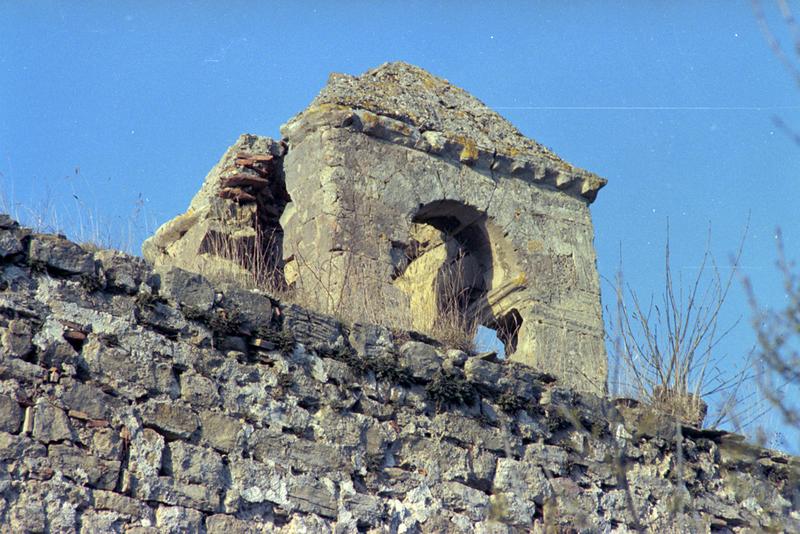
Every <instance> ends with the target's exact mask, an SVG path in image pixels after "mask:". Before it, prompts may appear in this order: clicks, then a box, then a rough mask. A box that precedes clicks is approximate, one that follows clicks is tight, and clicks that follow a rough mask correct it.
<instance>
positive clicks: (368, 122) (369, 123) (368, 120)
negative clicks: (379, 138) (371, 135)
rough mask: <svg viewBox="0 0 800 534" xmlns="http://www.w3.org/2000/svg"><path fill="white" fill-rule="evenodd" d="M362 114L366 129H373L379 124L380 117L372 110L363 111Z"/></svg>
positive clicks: (362, 121)
mask: <svg viewBox="0 0 800 534" xmlns="http://www.w3.org/2000/svg"><path fill="white" fill-rule="evenodd" d="M360 115H361V123H362V124H363V125H364V129H365V130H371V129H373V128H375V127H376V126H377V125H378V122H379V119H378V116H377V115H376V114H374V113H372V112H371V111H366V110H365V111H362V112H361V113H360Z"/></svg>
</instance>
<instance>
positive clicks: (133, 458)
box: [129, 428, 165, 477]
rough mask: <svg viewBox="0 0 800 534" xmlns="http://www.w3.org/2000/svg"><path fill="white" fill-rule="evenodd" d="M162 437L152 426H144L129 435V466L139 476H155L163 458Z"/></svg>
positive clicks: (159, 471) (158, 471)
mask: <svg viewBox="0 0 800 534" xmlns="http://www.w3.org/2000/svg"><path fill="white" fill-rule="evenodd" d="M164 448H165V443H164V437H163V436H162V435H161V434H159V433H158V432H156V431H155V430H153V429H152V428H144V429H141V431H139V432H135V433H134V434H133V436H132V437H131V443H130V461H129V467H130V470H131V471H134V472H135V473H136V474H137V475H139V476H140V477H156V476H158V475H159V474H160V473H161V467H162V465H163V460H164Z"/></svg>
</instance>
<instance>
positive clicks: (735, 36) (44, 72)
mask: <svg viewBox="0 0 800 534" xmlns="http://www.w3.org/2000/svg"><path fill="white" fill-rule="evenodd" d="M79 6H80V7H79ZM767 11H768V18H769V21H770V22H772V23H773V25H774V27H775V29H776V31H777V32H778V34H779V36H780V37H781V38H782V39H783V41H784V42H785V43H787V44H788V43H789V35H788V32H787V31H785V28H784V27H783V25H782V24H781V22H780V18H779V16H778V12H777V9H775V8H770V9H768V10H767ZM392 60H404V61H408V62H410V63H415V64H417V65H420V66H422V67H424V68H426V69H428V70H430V71H431V72H432V73H434V74H436V75H439V76H442V77H444V78H447V79H448V80H450V81H451V82H453V83H454V84H456V85H459V86H461V87H463V88H465V89H466V90H468V91H470V92H471V93H473V94H475V95H476V96H477V97H478V98H480V99H481V100H483V101H484V102H485V103H486V104H488V105H489V106H491V107H493V108H495V109H496V110H498V111H499V112H500V113H502V114H503V115H505V116H506V117H507V118H509V119H510V120H511V121H512V122H513V123H514V124H515V125H517V126H518V127H519V128H520V129H521V130H522V131H523V133H525V134H527V135H529V136H531V137H533V138H535V139H536V140H538V141H539V142H541V143H543V144H545V145H547V146H549V147H551V148H552V149H553V150H555V151H556V153H558V154H559V155H560V156H562V157H563V158H565V159H567V160H568V161H570V162H571V163H573V164H575V165H578V166H580V167H584V168H587V169H590V170H592V171H594V172H597V173H598V174H600V175H602V176H605V177H606V178H608V179H609V185H608V186H607V187H606V188H605V189H604V190H602V191H601V192H600V195H599V197H598V200H597V202H596V203H595V204H594V205H593V206H592V215H593V219H594V223H595V230H596V246H597V251H598V266H599V269H600V273H601V275H602V276H604V277H607V278H613V276H614V274H615V272H616V269H617V266H618V263H619V253H620V250H621V251H622V254H623V258H624V271H625V277H626V281H627V283H629V284H630V285H631V286H632V287H634V288H635V289H636V290H637V292H638V293H640V295H643V296H646V295H649V294H651V293H656V294H659V293H660V292H661V290H662V286H663V276H662V272H663V248H664V241H665V237H666V223H667V220H669V224H670V234H671V235H670V237H671V246H672V260H673V262H672V263H673V267H674V268H675V270H676V273H678V274H679V275H681V276H684V277H691V276H692V275H693V274H694V273H696V270H697V266H698V263H699V261H700V259H701V257H702V254H703V251H704V249H705V243H706V238H707V229H708V228H709V226H710V228H711V232H712V250H713V252H714V253H715V254H716V257H717V259H718V260H719V262H720V263H721V264H722V266H723V268H725V267H726V266H727V265H728V258H729V257H730V255H731V254H732V253H733V252H734V251H735V249H736V247H737V244H738V242H739V240H740V238H741V236H742V233H743V231H744V229H745V222H746V220H747V219H748V215H749V217H750V228H749V231H748V235H747V240H746V244H745V252H744V256H743V258H742V265H743V270H742V272H743V274H744V275H745V276H747V277H749V278H750V279H751V280H752V282H753V284H754V286H755V288H756V291H757V293H758V295H759V298H760V300H761V301H762V302H763V304H765V305H771V306H775V307H780V306H781V305H783V304H784V303H785V294H784V292H783V290H782V288H781V284H780V277H779V276H778V273H777V271H776V269H775V268H774V262H775V258H776V252H775V229H776V228H777V227H780V228H781V229H782V230H783V233H784V237H785V240H786V244H787V250H789V251H790V254H791V252H792V251H797V250H800V225H798V219H797V215H796V212H797V199H798V198H800V176H798V170H800V146H797V145H796V144H794V142H793V141H792V140H791V139H790V138H789V137H788V136H787V135H785V134H784V133H783V132H781V131H780V130H778V129H776V127H775V126H774V124H773V122H772V117H773V116H774V115H777V116H780V117H781V118H782V119H783V120H785V121H786V122H787V123H789V124H794V125H795V126H796V127H797V128H799V129H800V89H799V88H798V87H797V86H796V85H795V84H794V82H793V80H792V78H791V76H790V75H789V74H788V73H787V72H786V70H785V69H784V68H783V67H782V66H781V64H780V63H779V62H778V61H777V60H776V59H775V57H774V56H773V55H772V54H771V52H770V50H769V48H768V46H767V44H766V42H765V40H764V38H763V36H762V35H761V33H760V32H759V30H758V26H757V24H756V18H755V16H754V15H753V11H752V9H751V7H750V3H749V2H747V1H738V2H734V1H724V2H722V1H720V2H702V3H701V2H680V1H679V2H633V1H630V2H612V1H607V2H569V3H566V2H554V1H550V2H503V3H499V2H492V3H488V2H485V3H479V2H472V3H470V2H455V1H453V2H413V1H405V2H347V3H334V2H304V3H294V2H293V3H289V2H287V3H260V4H256V3H252V2H247V3H245V2H226V3H224V4H223V3H216V2H193V3H177V2H171V3H162V2H147V1H145V2H123V1H120V2H114V3H108V5H105V4H101V3H77V2H75V3H66V2H64V3H56V2H35V3H33V2H21V1H19V2H14V1H11V2H9V1H6V2H3V3H0V173H2V174H1V175H0V186H1V187H2V189H3V192H4V196H5V198H6V203H7V204H10V205H11V207H12V208H13V210H14V211H16V213H17V214H19V215H20V216H22V217H28V219H30V216H31V214H32V213H39V214H45V218H47V219H49V220H52V219H57V224H58V225H59V226H62V227H64V228H65V229H66V230H67V231H68V232H69V233H70V234H71V235H73V236H75V237H77V238H79V239H80V238H90V237H93V234H99V237H100V239H101V240H105V241H111V242H112V243H114V244H116V245H123V246H128V245H131V246H132V247H133V248H134V249H136V250H137V251H138V247H139V245H140V243H141V240H142V239H143V238H144V237H146V236H147V235H148V234H149V233H150V232H152V230H153V229H154V227H155V226H156V225H158V224H161V223H163V222H165V221H167V220H168V219H170V218H171V217H173V216H175V215H176V214H178V213H180V212H182V211H183V210H184V209H185V208H186V206H187V205H188V203H189V200H190V199H191V197H192V195H193V194H194V193H195V191H196V190H197V189H198V188H199V186H200V184H201V182H202V180H203V178H204V176H205V174H206V173H207V172H208V170H209V169H210V168H211V167H212V166H213V164H214V163H215V162H216V161H217V160H218V158H219V157H220V156H221V155H222V153H223V152H224V150H225V149H226V147H227V146H229V145H230V144H232V143H233V141H234V140H235V139H236V137H237V136H238V135H239V134H240V133H243V132H251V133H256V134H261V135H268V136H274V137H277V136H279V133H278V128H279V126H280V124H282V123H283V122H285V121H286V120H287V119H289V117H291V116H292V115H294V114H295V113H297V112H299V111H300V110H302V109H303V108H304V107H305V106H306V105H307V104H308V103H309V102H310V101H311V99H312V98H313V97H314V96H315V95H316V93H317V92H318V91H319V89H320V88H321V87H322V86H323V85H324V84H325V80H326V78H327V75H328V73H330V72H332V71H339V72H347V73H352V74H358V73H361V72H363V71H365V70H367V69H369V68H372V67H374V66H377V65H379V64H380V63H383V62H385V61H392ZM132 219H135V224H134V223H132V222H131V220H132ZM45 222H48V221H45ZM81 227H82V228H81ZM81 232H82V233H83V235H82V236H81V235H78V234H80V233H81ZM798 256H800V255H798V254H794V257H795V258H797V257H798ZM734 285H735V287H734V288H733V290H732V293H731V295H730V297H729V301H728V303H727V306H726V308H725V310H724V314H723V319H722V322H721V325H722V326H724V325H727V324H731V323H733V322H734V321H736V320H737V319H738V318H740V317H741V322H740V324H739V325H738V326H737V327H736V328H735V329H734V330H733V332H732V333H731V334H730V335H729V337H728V338H727V340H726V341H725V342H724V343H723V344H722V345H721V346H720V347H719V351H720V357H723V356H724V357H725V358H727V359H726V360H725V361H726V362H727V363H726V364H725V365H728V366H734V365H735V364H736V363H737V362H740V361H741V357H742V355H743V354H745V353H747V351H748V350H749V347H751V346H752V345H753V343H754V336H753V333H752V328H750V325H749V322H750V318H751V312H750V308H749V306H748V304H747V299H746V296H745V294H744V291H743V290H742V288H741V284H740V283H739V282H738V281H737V282H736V283H735V284H734ZM604 291H605V295H604V297H605V298H606V302H605V304H606V305H612V304H613V299H611V298H610V297H612V296H613V295H612V293H611V291H610V288H609V287H608V286H604ZM762 421H763V422H764V423H765V424H766V425H767V426H769V427H771V428H778V427H779V421H778V419H777V418H776V417H773V416H770V415H767V416H765V418H762ZM787 439H789V440H790V441H793V442H794V440H795V439H797V437H796V435H795V436H791V437H790V438H787ZM791 445H792V444H789V446H791Z"/></svg>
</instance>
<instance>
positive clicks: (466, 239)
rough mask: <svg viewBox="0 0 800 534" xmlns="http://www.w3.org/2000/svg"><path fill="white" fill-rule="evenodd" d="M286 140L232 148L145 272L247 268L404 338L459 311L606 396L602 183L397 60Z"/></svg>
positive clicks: (351, 82) (347, 87) (315, 107)
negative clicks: (598, 241) (596, 219)
mask: <svg viewBox="0 0 800 534" xmlns="http://www.w3.org/2000/svg"><path fill="white" fill-rule="evenodd" d="M281 133H282V135H283V137H284V139H283V140H282V141H280V142H276V141H273V140H271V139H267V138H261V137H256V136H251V135H244V136H242V137H240V139H239V140H238V141H237V142H236V144H235V145H234V146H233V147H231V148H230V149H229V150H228V151H227V153H226V154H225V155H224V156H223V158H222V160H221V161H220V163H219V164H218V165H217V166H216V167H214V169H212V171H211V172H210V173H209V175H208V176H207V178H206V181H205V183H204V184H203V187H202V188H201V190H200V192H199V193H198V194H197V195H196V196H195V198H194V200H193V201H192V204H191V206H190V208H189V211H187V213H186V214H184V215H181V216H179V217H177V218H176V219H174V220H172V221H170V222H168V223H167V224H165V225H164V226H163V227H162V228H160V229H159V231H158V232H157V233H156V235H155V236H154V237H153V238H151V239H149V240H148V241H146V242H145V245H144V246H143V252H144V256H145V258H147V259H148V260H149V261H151V262H153V263H154V264H155V265H173V266H178V267H181V268H184V269H188V270H191V271H194V272H200V273H203V274H205V275H206V276H208V277H209V278H211V279H214V280H217V281H222V280H225V279H231V278H233V279H239V280H241V279H245V278H247V277H248V276H249V277H251V278H252V276H253V274H252V273H253V272H254V271H255V276H256V277H257V278H258V277H260V278H261V281H262V282H266V283H267V285H270V284H271V285H272V286H273V287H274V288H275V289H276V290H277V291H282V290H290V291H291V292H292V294H293V295H294V297H295V298H296V299H297V300H299V301H300V302H303V303H305V304H307V305H308V306H310V307H312V308H315V309H318V310H322V311H326V312H331V313H339V312H340V310H342V309H343V308H347V309H356V310H358V311H359V313H357V314H354V315H356V317H357V319H358V320H367V319H369V320H372V321H373V322H380V323H382V324H386V325H388V326H392V327H395V328H401V329H412V328H413V329H415V330H419V331H421V332H429V333H430V332H435V331H437V326H438V325H439V324H440V323H441V322H442V321H443V320H444V319H443V317H444V316H446V315H447V313H448V311H447V310H449V309H450V308H455V309H457V310H458V313H459V314H462V315H464V316H466V318H467V319H468V320H469V322H476V323H479V324H482V325H485V326H488V327H490V328H494V329H496V330H497V332H498V335H499V337H500V338H501V340H502V341H503V343H504V344H505V346H506V352H507V354H508V356H509V357H510V358H511V359H512V360H514V361H519V362H522V363H525V364H528V365H531V366H533V367H536V368H538V369H540V370H542V371H546V372H548V373H551V374H553V375H555V376H557V377H558V378H559V379H560V380H561V381H562V382H563V383H564V384H565V385H570V386H571V387H574V388H577V389H579V390H582V391H592V392H597V393H602V392H603V391H605V384H606V373H607V362H606V354H605V348H604V342H603V323H602V313H601V307H600V289H599V279H598V274H597V270H596V259H595V252H594V248H593V244H592V242H593V229H592V223H591V218H590V214H589V204H590V203H591V202H592V201H593V200H594V199H595V197H596V195H597V191H598V190H599V189H600V188H601V187H602V186H603V185H604V184H605V180H603V179H602V178H600V177H598V176H596V175H595V174H593V173H590V172H588V171H584V170H581V169H577V168H575V167H573V166H572V165H570V164H569V163H567V162H565V161H563V160H561V159H560V158H558V157H557V156H556V155H555V154H553V153H552V152H550V151H549V150H548V149H546V148H544V147H543V146H541V145H539V144H538V143H536V142H535V141H533V140H531V139H528V138H526V137H524V136H523V135H522V134H521V133H520V132H519V131H518V130H517V129H516V128H514V127H513V126H512V125H511V124H510V123H509V122H508V121H506V120H505V119H503V118H502V117H500V116H499V115H498V114H496V113H495V112H493V111H492V110H490V109H489V108H487V107H486V106H485V105H484V104H482V103H481V102H480V101H478V100H477V99H476V98H474V97H473V96H471V95H469V94H467V93H466V92H464V91H463V90H461V89H458V88H456V87H454V86H453V85H451V84H449V83H448V82H446V81H445V80H442V79H440V78H437V77H435V76H432V75H431V74H429V73H427V72H425V71H424V70H422V69H420V68H418V67H414V66H411V65H408V64H405V63H388V64H385V65H382V66H381V67H378V68H377V69H374V70H372V71H369V72H367V73H365V74H363V75H361V76H358V77H351V76H346V75H339V74H335V75H332V76H331V78H330V80H329V82H328V85H327V86H326V87H325V88H324V89H323V91H322V92H321V93H320V95H319V96H318V97H317V98H316V99H315V100H314V101H313V102H312V104H311V105H310V106H309V108H308V109H306V110H305V111H303V112H302V113H300V114H299V115H297V116H296V117H294V118H293V119H291V120H290V121H289V122H288V123H287V124H286V125H284V126H283V128H282V129H281ZM267 193H268V194H267ZM254 258H255V259H254Z"/></svg>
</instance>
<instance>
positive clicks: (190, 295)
mask: <svg viewBox="0 0 800 534" xmlns="http://www.w3.org/2000/svg"><path fill="white" fill-rule="evenodd" d="M154 276H157V277H158V279H159V284H158V294H159V295H160V296H162V297H164V298H166V299H168V300H169V301H170V302H174V303H175V304H178V305H180V306H183V307H185V308H187V309H191V310H194V311H197V312H201V313H203V312H207V311H209V310H210V309H211V306H213V305H214V297H215V292H214V288H213V287H212V285H211V283H210V282H209V281H208V280H206V279H205V278H204V277H202V276H200V275H199V274H197V273H190V272H189V271H185V270H183V269H179V268H177V267H166V268H159V269H157V270H156V271H155V273H154Z"/></svg>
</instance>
